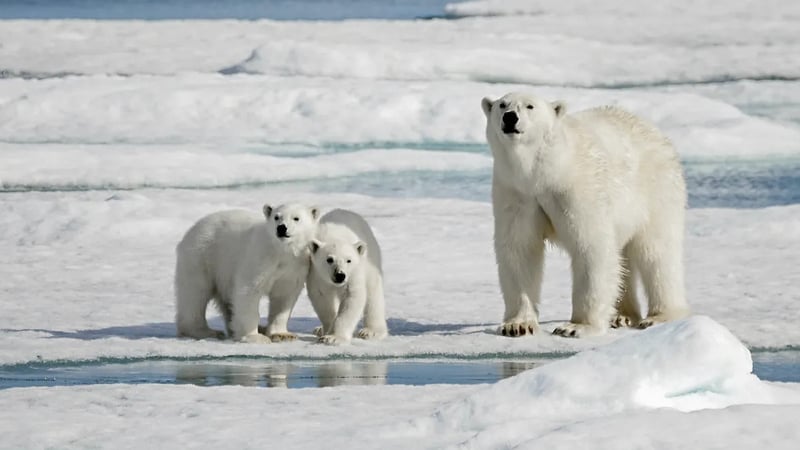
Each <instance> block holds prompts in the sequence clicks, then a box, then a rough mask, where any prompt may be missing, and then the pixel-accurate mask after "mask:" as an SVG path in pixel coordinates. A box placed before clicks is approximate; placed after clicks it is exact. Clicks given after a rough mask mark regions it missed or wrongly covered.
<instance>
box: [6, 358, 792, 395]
mask: <svg viewBox="0 0 800 450" xmlns="http://www.w3.org/2000/svg"><path fill="white" fill-rule="evenodd" d="M753 359H754V365H753V367H754V372H755V374H756V375H758V377H759V378H761V379H762V380H768V381H790V382H800V352H797V351H786V352H769V353H756V354H754V355H753ZM548 361H552V360H539V361H536V360H522V361H494V360H448V361H424V360H422V361H420V360H410V361H409V360H369V361H367V360H328V361H300V362H295V361H274V360H261V359H225V360H213V361H204V360H193V361H181V360H164V359H161V360H149V359H146V360H140V361H135V362H114V363H105V364H98V363H76V364H73V365H70V364H65V363H54V364H31V365H15V366H0V389H6V388H12V387H29V386H77V385H91V384H114V383H126V384H141V383H156V384H193V385H197V386H231V385H233V386H254V387H281V388H289V389H296V388H308V387H330V386H345V385H387V384H401V385H426V384H478V383H494V382H496V381H499V380H502V379H503V378H507V377H511V376H514V375H517V374H518V373H520V372H523V371H525V370H528V369H531V368H534V367H536V366H538V365H541V364H546V363H547V362H548Z"/></svg>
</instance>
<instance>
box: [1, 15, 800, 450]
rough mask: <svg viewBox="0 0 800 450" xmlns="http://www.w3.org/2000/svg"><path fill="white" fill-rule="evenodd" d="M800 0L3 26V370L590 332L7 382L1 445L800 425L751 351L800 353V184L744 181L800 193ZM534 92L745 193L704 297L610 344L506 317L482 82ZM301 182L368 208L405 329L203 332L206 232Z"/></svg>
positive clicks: (708, 216)
mask: <svg viewBox="0 0 800 450" xmlns="http://www.w3.org/2000/svg"><path fill="white" fill-rule="evenodd" d="M799 5H800V3H798V2H787V1H779V0H768V1H763V2H751V1H746V0H737V1H733V2H716V1H711V0H704V1H700V2H696V1H689V0H678V1H675V2H668V3H663V4H648V5H647V6H646V7H644V6H642V5H640V4H639V3H636V2H627V1H623V0H610V1H606V2H591V1H588V0H580V1H570V2H565V1H555V0H536V1H513V0H506V1H495V0H489V1H470V2H463V3H453V4H451V5H450V6H448V8H447V9H446V11H443V14H446V15H449V16H451V17H459V19H457V20H444V19H434V20H419V21H388V20H353V21H337V22H304V21H287V22H276V21H270V20H255V21H233V20H223V21H196V20H191V21H133V20H131V21H124V20H123V21H89V20H48V21H44V20H2V21H0V190H2V192H0V255H2V258H0V309H2V311H3V315H2V320H0V365H3V366H6V367H8V366H10V365H26V364H33V365H36V364H39V365H47V364H58V363H74V362H76V361H82V362H87V363H92V362H95V363H97V362H102V361H107V360H114V361H122V362H124V361H126V360H145V361H147V360H148V359H153V358H156V359H157V358H167V359H170V358H176V359H180V358H199V359H202V358H205V357H215V358H225V357H236V356H248V357H263V358H264V359H265V360H287V361H291V360H292V359H304V360H313V361H328V360H331V359H336V360H347V359H351V358H355V359H388V358H427V359H428V360H430V359H435V360H437V361H448V360H452V359H453V358H467V359H469V358H493V359H526V358H541V357H542V356H549V357H552V356H567V355H572V354H575V355H574V356H572V357H571V358H569V359H564V360H560V361H554V362H551V363H548V364H547V365H544V366H542V367H538V368H536V369H533V370H531V371H528V372H525V373H523V374H520V375H518V376H515V377H513V378H510V379H507V380H505V381H502V382H498V383H496V384H494V385H485V386H462V385H454V386H445V385H431V386H421V387H412V386H362V387H357V386H340V387H335V388H326V389H301V390H279V389H258V388H253V387H241V386H239V387H233V386H218V387H196V386H159V385H114V386H82V387H57V388H53V387H48V388H14V389H0V403H1V404H3V405H4V407H3V408H0V435H1V436H3V438H2V439H0V448H52V447H57V448H65V447H80V448H86V447H92V448H94V447H105V448H134V447H135V448H141V447H143V446H153V447H163V448H177V447H210V446H224V447H240V448H255V447H264V446H268V447H269V446H278V445H280V447H281V448H309V447H312V446H321V445H325V446H327V447H330V448H343V447H348V448H420V447H422V448H447V447H462V448H481V449H483V448H512V447H513V448H567V447H569V448H576V447H577V448H584V447H587V446H591V447H594V448H615V449H618V448H676V447H680V448H687V447H696V448H755V447H767V446H768V447H770V448H794V446H795V445H796V442H797V441H798V439H800V430H798V429H797V426H796V421H797V419H796V418H797V417H798V415H800V387H798V385H797V384H796V383H784V384H781V383H770V382H764V381H761V380H758V379H757V378H756V377H755V376H754V375H753V374H752V373H751V369H752V361H751V357H750V351H753V352H769V351H774V350H780V349H789V350H792V349H794V350H796V349H797V348H800V329H798V327H797V326H796V324H797V323H798V322H799V321H800V310H798V308H797V305H798V302H800V296H798V292H797V290H796V287H797V286H798V285H800V271H798V269H797V267H800V204H798V203H797V202H796V201H795V200H793V199H797V196H796V195H794V196H793V195H786V196H784V197H782V199H783V200H781V201H776V202H769V201H764V200H760V199H761V198H767V197H768V196H767V195H763V196H760V194H759V192H755V193H753V195H752V196H751V198H752V199H753V200H752V201H748V202H745V201H744V200H742V199H739V198H738V197H737V195H738V194H737V192H738V191H737V190H736V189H738V187H737V186H732V185H731V184H730V183H734V184H735V182H738V181H739V180H737V178H736V177H737V173H739V172H737V170H740V168H741V167H745V166H747V165H748V164H749V165H758V167H765V168H766V169H765V170H763V171H760V172H759V171H754V172H751V173H750V175H749V176H753V177H760V178H761V181H760V184H758V186H760V187H758V186H757V187H756V188H753V189H761V188H764V189H772V188H774V189H776V190H778V191H780V192H792V191H796V190H797V189H800V186H799V185H798V178H797V177H794V176H792V175H791V174H788V175H785V176H784V175H782V176H781V177H772V174H775V173H778V172H776V171H771V170H770V169H769V168H770V167H773V168H774V167H784V168H785V167H789V168H791V167H798V161H800V107H798V99H800V81H798V80H800V66H798V64H797V63H796V61H795V60H796V58H793V56H794V55H796V54H798V53H800V40H798V31H797V30H798V29H800V6H799ZM511 90H529V91H535V92H536V93H538V94H539V95H542V96H544V97H547V98H553V99H555V98H560V99H564V100H566V101H567V103H568V107H569V109H571V110H573V111H575V110H579V109H582V108H586V107H591V106H595V105H599V104H608V103H611V104H618V105H621V106H623V107H625V108H628V109H630V110H632V111H633V112H635V113H637V114H640V115H642V116H643V117H646V118H648V119H649V120H651V121H653V122H654V123H655V124H656V125H657V126H658V127H659V128H661V129H663V130H664V132H665V133H666V134H667V135H668V136H669V137H670V138H671V139H672V140H673V141H674V143H675V145H676V147H677V149H678V151H679V152H680V154H681V156H682V158H683V159H684V161H686V162H687V168H690V169H691V174H692V179H691V180H690V191H692V190H694V191H695V192H702V193H703V195H704V196H705V197H704V198H708V199H712V200H713V199H714V198H715V195H720V196H721V195H728V194H729V195H728V197H727V198H728V200H726V201H725V202H717V203H714V202H713V201H710V202H708V203H709V204H711V205H723V206H725V208H719V207H713V208H708V207H703V208H694V209H690V210H689V211H688V215H687V242H686V271H687V294H688V299H689V301H690V304H691V306H692V308H693V311H694V313H695V314H696V315H695V316H694V317H692V318H690V319H688V320H685V321H681V322H676V323H672V324H667V325H664V326H660V327H656V328H653V329H651V330H647V331H635V330H612V331H610V332H609V333H608V334H607V335H605V336H602V337H597V338H591V339H583V340H569V339H563V338H556V337H553V336H550V335H548V334H546V333H543V334H541V335H537V336H534V337H528V338H523V339H509V338H503V337H500V336H497V335H496V334H495V328H496V326H497V325H498V322H499V320H500V318H501V315H502V307H503V305H502V301H501V297H500V292H499V287H498V285H497V279H496V268H495V264H494V256H493V252H492V245H491V235H492V218H491V206H490V204H489V203H488V195H487V192H486V191H485V188H486V186H485V183H486V180H487V179H488V177H489V176H490V172H491V169H490V168H491V158H490V154H489V152H488V150H487V149H486V146H485V143H484V118H483V116H482V113H481V111H480V108H479V102H480V99H481V98H482V97H484V96H499V95H502V94H504V93H505V92H507V91H511ZM734 159H735V160H736V161H735V164H733V163H730V161H732V160H734ZM717 170H719V171H721V172H726V171H729V172H730V176H727V177H716V176H712V175H713V174H714V173H716V172H715V171H717ZM788 170H790V169H788ZM780 173H783V172H780ZM426 177H430V178H431V179H435V182H427V181H425V180H426ZM731 180H733V181H731ZM726 183H727V184H726ZM747 189H750V187H748V188H747ZM463 192H469V193H470V195H462V193H463ZM725 193H728V194H725ZM787 199H788V200H787ZM290 200H297V201H303V202H307V203H310V204H317V205H320V206H322V207H323V208H324V209H325V208H333V207H344V208H348V209H353V210H355V211H359V212H361V213H362V214H363V215H365V216H366V217H367V219H368V220H369V221H370V223H371V224H372V225H373V227H374V228H375V231H376V234H377V237H378V239H379V240H380V242H381V246H382V248H383V250H384V253H385V272H386V292H387V309H388V316H389V326H390V331H391V333H392V335H391V336H389V337H388V338H387V339H386V340H384V341H381V342H367V341H360V340H355V341H354V342H353V344H352V345H349V346H341V347H327V346H323V345H318V344H316V343H315V342H314V338H313V337H312V335H311V330H312V329H313V328H314V327H315V326H316V325H317V323H318V322H317V320H316V318H315V317H314V314H313V311H312V309H311V307H310V305H309V302H308V299H307V298H306V297H305V295H303V296H302V297H301V299H300V301H299V303H298V306H297V308H296V311H295V313H294V316H293V318H292V320H291V322H290V329H291V330H292V331H295V332H298V333H299V336H300V337H299V340H298V341H296V342H291V343H283V344H271V345H260V346H259V345H245V344H235V343H231V342H216V341H202V342H195V341H190V340H179V339H176V338H175V337H174V335H175V330H174V324H173V316H174V306H173V299H172V271H173V265H174V246H175V244H176V243H177V242H178V240H179V239H180V237H181V235H182V234H183V232H184V231H185V230H186V229H187V227H189V226H190V225H191V224H192V223H193V222H194V221H195V220H197V219H198V218H199V217H201V216H203V215H205V214H207V213H209V212H212V211H216V210H220V209H226V208H231V207H244V208H250V209H258V208H260V206H261V205H262V204H263V203H265V202H270V203H281V202H284V201H290ZM737 202H738V203H737ZM773 205H781V206H773ZM745 207H746V208H745ZM569 311H570V279H569V262H568V260H567V258H566V257H565V255H564V254H563V253H561V252H559V251H552V252H550V253H549V254H548V260H547V269H546V274H545V286H544V295H543V304H542V308H541V312H542V317H541V318H542V322H543V329H544V330H545V331H547V330H549V329H552V328H553V327H554V326H555V325H556V324H557V323H560V322H562V321H564V320H566V319H567V318H568V317H569ZM262 312H265V308H264V310H263V311H262ZM210 317H211V318H212V325H214V326H217V327H221V322H220V320H219V318H218V317H217V316H216V313H214V312H212V311H210ZM0 387H2V380H0Z"/></svg>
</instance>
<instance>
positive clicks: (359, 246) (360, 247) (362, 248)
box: [353, 241, 367, 256]
mask: <svg viewBox="0 0 800 450" xmlns="http://www.w3.org/2000/svg"><path fill="white" fill-rule="evenodd" d="M353 246H354V247H355V248H356V251H357V252H358V254H359V255H361V256H364V253H367V244H365V243H364V242H363V241H358V242H356V243H355V244H353Z"/></svg>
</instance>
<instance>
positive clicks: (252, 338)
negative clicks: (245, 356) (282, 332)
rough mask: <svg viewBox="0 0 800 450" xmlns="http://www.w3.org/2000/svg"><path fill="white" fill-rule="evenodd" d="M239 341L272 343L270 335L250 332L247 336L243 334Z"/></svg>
mask: <svg viewBox="0 0 800 450" xmlns="http://www.w3.org/2000/svg"><path fill="white" fill-rule="evenodd" d="M239 342H247V343H250V344H270V343H272V340H271V339H270V338H269V336H264V335H263V334H248V335H247V336H242V338H241V339H239Z"/></svg>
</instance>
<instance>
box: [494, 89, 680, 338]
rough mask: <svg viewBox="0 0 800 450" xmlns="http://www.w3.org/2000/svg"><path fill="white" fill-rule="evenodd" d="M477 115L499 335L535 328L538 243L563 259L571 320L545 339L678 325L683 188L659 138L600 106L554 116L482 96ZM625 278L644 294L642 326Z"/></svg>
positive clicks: (525, 103)
mask: <svg viewBox="0 0 800 450" xmlns="http://www.w3.org/2000/svg"><path fill="white" fill-rule="evenodd" d="M482 107H483V112H484V113H485V114H486V120H487V122H486V138H487V140H488V142H489V145H490V147H491V150H492V156H493V158H494V171H493V175H492V207H493V210H494V221H495V226H494V244H495V256H496V258H497V266H498V273H499V278H500V288H501V290H502V293H503V299H504V301H505V306H506V308H505V316H504V319H503V324H502V325H501V326H500V329H499V332H500V333H501V334H503V335H507V336H520V335H524V334H526V333H531V334H532V333H534V332H536V331H537V330H538V328H539V323H538V315H539V297H540V293H541V285H542V274H543V266H544V250H545V245H544V243H545V240H549V241H551V242H554V243H556V244H558V245H559V246H561V247H562V248H564V249H565V250H566V251H567V253H569V255H570V257H571V259H572V318H571V320H570V322H569V323H567V324H564V325H562V326H559V327H557V328H556V329H555V330H554V331H553V333H554V334H557V335H561V336H573V337H579V336H584V335H591V334H600V333H603V332H605V330H606V329H607V328H608V326H609V324H611V325H612V326H621V325H632V326H634V325H638V326H639V327H641V328H644V327H647V326H650V325H652V324H654V323H657V322H663V321H667V320H671V319H676V318H680V317H684V316H686V315H687V314H688V311H689V308H688V305H687V303H686V299H685V297H684V284H683V233H684V210H685V208H686V186H685V183H684V179H683V173H682V169H681V164H680V161H679V159H678V155H677V153H676V152H675V150H674V148H673V147H672V145H671V144H670V142H669V141H668V139H667V138H666V137H664V135H662V134H661V133H660V132H659V131H658V130H657V129H656V128H655V127H653V126H652V125H650V124H649V123H647V122H645V121H643V120H641V119H639V118H637V117H636V116H634V115H632V114H630V113H628V112H625V111H623V110H621V109H618V108H615V107H610V106H607V107H600V108H594V109H589V110H586V111H581V112H578V113H575V114H571V115H566V114H565V106H564V104H563V103H561V102H554V103H549V102H546V101H544V100H541V99H539V98H536V97H534V96H531V95H526V94H520V93H510V94H507V95H505V96H504V97H502V98H500V99H498V100H496V101H493V100H491V99H489V98H484V99H483V101H482ZM637 275H639V276H641V279H642V284H643V285H644V288H645V291H646V293H647V297H648V312H647V318H646V319H644V320H642V319H641V315H640V312H639V305H638V301H637V299H636V293H635V286H636V277H637ZM615 302H616V307H617V312H616V314H615V311H614V307H615Z"/></svg>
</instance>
